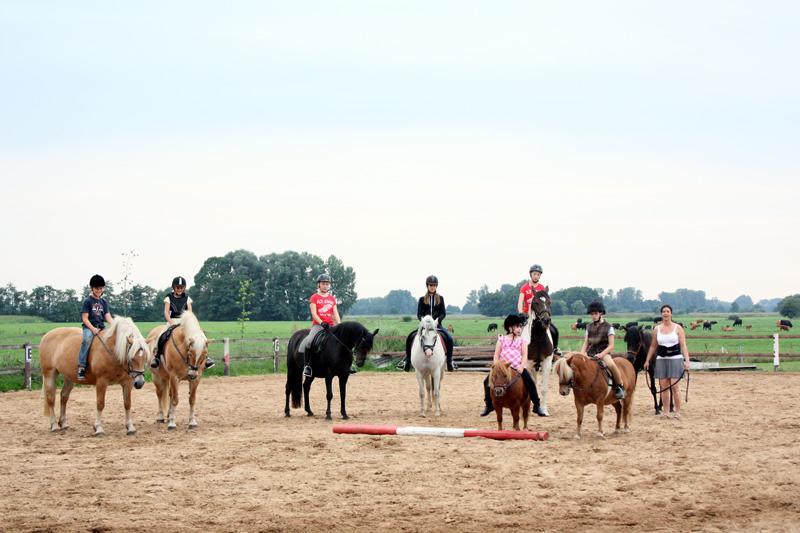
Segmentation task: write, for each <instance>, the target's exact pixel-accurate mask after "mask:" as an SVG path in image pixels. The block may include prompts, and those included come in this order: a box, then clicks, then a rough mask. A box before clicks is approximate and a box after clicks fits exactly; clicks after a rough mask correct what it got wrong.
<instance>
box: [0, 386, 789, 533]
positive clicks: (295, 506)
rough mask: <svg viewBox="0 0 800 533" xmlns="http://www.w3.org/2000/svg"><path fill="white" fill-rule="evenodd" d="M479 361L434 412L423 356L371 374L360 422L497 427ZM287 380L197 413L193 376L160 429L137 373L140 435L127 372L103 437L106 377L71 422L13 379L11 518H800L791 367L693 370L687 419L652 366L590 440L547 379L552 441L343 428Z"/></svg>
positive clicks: (641, 526) (623, 521) (534, 523)
mask: <svg viewBox="0 0 800 533" xmlns="http://www.w3.org/2000/svg"><path fill="white" fill-rule="evenodd" d="M482 377H483V376H478V375H474V374H472V375H470V374H458V373H456V374H448V375H447V377H446V379H445V380H444V385H443V400H442V408H443V410H444V414H443V416H442V417H441V418H439V419H436V420H434V419H432V418H428V419H420V418H419V417H418V416H416V410H417V392H416V390H417V389H416V381H415V379H414V376H413V375H411V374H404V373H402V374H401V373H392V374H386V373H371V374H370V373H361V374H358V375H356V376H355V377H354V378H353V379H352V380H351V383H350V387H349V397H348V399H349V402H348V410H349V412H350V414H351V416H352V420H351V422H354V423H365V424H370V423H375V424H378V423H385V424H386V423H388V424H397V425H436V426H449V427H483V428H495V427H496V426H495V423H494V417H493V416H492V417H490V418H488V419H487V418H479V417H478V416H477V413H478V412H479V410H480V407H481V401H482V400H481V398H482V394H481V390H480V380H481V379H482ZM552 381H553V380H551V385H553V383H552ZM283 386H284V377H283V376H259V377H256V376H254V377H244V378H217V379H208V380H204V382H203V383H202V385H201V386H200V392H199V394H200V402H199V408H198V413H199V414H198V419H199V421H200V428H199V429H197V430H195V431H191V432H190V431H188V430H187V429H186V423H187V416H188V407H187V403H186V398H187V394H188V393H187V391H186V387H185V384H184V389H183V391H182V392H183V394H182V396H181V404H180V406H179V408H178V414H179V429H178V430H177V431H174V432H167V430H166V428H165V427H164V425H163V424H161V425H157V424H155V423H154V418H155V416H154V415H155V411H156V397H155V392H154V390H153V387H152V384H147V385H145V388H144V389H142V390H141V391H134V414H135V417H136V423H137V426H138V430H139V431H138V434H137V435H135V436H132V437H128V436H126V435H125V431H124V426H123V411H122V401H121V393H120V392H119V389H118V388H115V389H113V390H111V392H110V394H109V395H108V398H107V402H106V410H105V416H104V424H105V430H106V433H107V435H106V436H105V437H101V438H95V437H93V436H92V427H91V425H92V423H93V420H94V389H91V388H79V389H76V390H75V391H74V392H73V394H72V398H71V401H70V406H69V407H70V424H71V429H70V430H68V431H67V432H65V433H58V434H51V433H50V432H49V431H48V423H47V420H46V419H45V418H44V417H43V416H42V414H41V413H42V405H41V394H40V393H39V392H13V393H5V394H0V450H2V452H0V453H2V462H0V486H2V497H0V516H2V524H1V525H0V529H7V530H9V531H17V530H34V529H58V530H75V529H93V530H106V529H114V530H120V529H123V530H125V529H137V530H141V529H145V528H147V529H157V530H164V529H167V530H186V529H206V530H230V531H234V530H243V529H244V530H290V531H319V530H322V529H334V530H343V529H344V530H353V529H358V530H409V531H415V530H425V531H430V530H457V531H481V530H485V529H499V528H506V527H514V526H521V527H524V528H525V529H527V530H530V529H535V530H583V529H587V528H591V529H592V530H608V531H612V530H614V531H619V530H620V529H622V528H633V529H636V530H645V529H646V530H665V531H666V530H669V531H674V530H710V531H730V530H770V531H775V530H778V531H780V530H787V531H788V530H796V529H795V528H798V527H800V501H798V496H799V495H800V411H798V409H797V406H798V405H800V375H798V374H783V373H781V374H771V373H749V374H701V373H697V372H696V373H694V375H693V377H692V382H691V389H690V396H689V404H688V406H687V408H686V411H685V414H684V417H683V420H681V421H675V420H656V419H655V418H654V417H653V416H652V407H651V406H652V401H651V398H650V397H649V394H647V391H646V390H645V389H644V388H643V384H642V383H640V388H639V390H638V391H637V397H636V398H635V402H634V404H635V408H636V410H635V415H634V420H633V431H632V432H631V433H630V434H628V435H623V436H610V437H609V438H607V439H598V438H595V437H593V436H592V433H593V430H594V427H595V424H596V422H595V419H594V408H588V409H587V420H586V422H585V424H584V430H585V431H584V439H583V440H581V441H575V440H573V439H572V438H571V437H572V434H573V433H574V424H575V409H574V405H573V403H572V397H568V398H562V397H558V396H557V394H555V387H553V389H552V390H551V395H550V398H551V402H550V405H551V413H552V415H553V416H551V417H549V418H538V417H534V418H533V419H532V422H533V427H534V428H535V429H537V430H544V431H548V432H550V440H549V441H547V442H535V441H516V442H509V441H506V442H495V441H490V440H484V439H442V438H424V437H391V436H387V437H377V436H345V435H335V434H333V433H332V432H331V425H332V423H331V422H327V421H325V420H324V419H323V416H324V410H325V409H324V384H323V383H320V382H318V383H315V385H314V389H313V391H312V407H313V408H314V410H315V412H316V413H317V416H316V417H315V418H307V417H305V416H303V412H302V410H299V411H295V415H296V416H293V417H292V418H290V419H285V418H284V417H283ZM335 395H336V397H335V398H334V402H338V391H337V392H336V393H335ZM336 405H338V403H336ZM334 412H335V414H338V409H335V410H334ZM605 412H606V424H605V428H606V430H607V432H608V433H610V430H611V428H612V424H613V409H611V408H610V407H608V408H606V411H605ZM334 418H335V419H334V423H338V422H340V420H338V416H335V417H334ZM507 420H509V422H510V419H508V418H507ZM587 430H588V431H587Z"/></svg>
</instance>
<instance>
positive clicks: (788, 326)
mask: <svg viewBox="0 0 800 533" xmlns="http://www.w3.org/2000/svg"><path fill="white" fill-rule="evenodd" d="M775 325H776V326H777V327H779V328H780V329H781V330H782V331H789V330H790V329H791V328H792V327H793V326H792V321H791V320H786V319H785V318H782V319H780V320H778V321H777V322H775ZM784 327H785V328H786V329H784Z"/></svg>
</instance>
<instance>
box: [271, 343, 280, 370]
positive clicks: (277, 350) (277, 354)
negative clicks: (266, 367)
mask: <svg viewBox="0 0 800 533" xmlns="http://www.w3.org/2000/svg"><path fill="white" fill-rule="evenodd" d="M272 350H273V351H274V352H275V353H274V354H273V356H272V366H273V369H274V372H275V373H276V374H277V373H278V368H279V367H280V363H281V355H280V353H281V341H279V340H278V337H275V338H274V339H272Z"/></svg>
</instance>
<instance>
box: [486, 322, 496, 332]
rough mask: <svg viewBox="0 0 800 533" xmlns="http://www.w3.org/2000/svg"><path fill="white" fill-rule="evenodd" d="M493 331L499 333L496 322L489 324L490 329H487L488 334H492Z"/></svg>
mask: <svg viewBox="0 0 800 533" xmlns="http://www.w3.org/2000/svg"><path fill="white" fill-rule="evenodd" d="M492 331H497V324H496V323H495V322H492V323H491V324H489V327H488V328H486V333H490V332H492Z"/></svg>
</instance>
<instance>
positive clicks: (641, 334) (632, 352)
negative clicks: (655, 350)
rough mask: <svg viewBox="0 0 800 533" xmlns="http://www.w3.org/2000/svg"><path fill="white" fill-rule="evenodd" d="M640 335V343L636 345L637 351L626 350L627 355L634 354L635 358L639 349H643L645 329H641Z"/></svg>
mask: <svg viewBox="0 0 800 533" xmlns="http://www.w3.org/2000/svg"><path fill="white" fill-rule="evenodd" d="M636 327H637V329H639V326H636ZM638 337H639V344H637V345H636V350H635V351H631V350H626V351H625V352H626V354H627V355H630V356H632V357H633V358H634V359H636V354H638V353H639V350H641V349H642V345H643V344H644V330H643V329H639V334H638Z"/></svg>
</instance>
